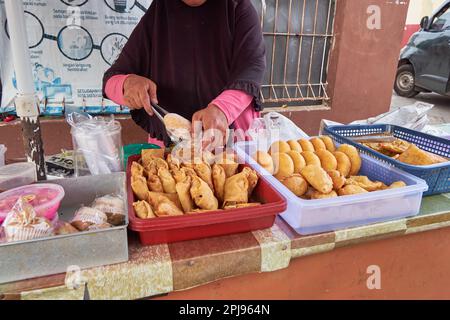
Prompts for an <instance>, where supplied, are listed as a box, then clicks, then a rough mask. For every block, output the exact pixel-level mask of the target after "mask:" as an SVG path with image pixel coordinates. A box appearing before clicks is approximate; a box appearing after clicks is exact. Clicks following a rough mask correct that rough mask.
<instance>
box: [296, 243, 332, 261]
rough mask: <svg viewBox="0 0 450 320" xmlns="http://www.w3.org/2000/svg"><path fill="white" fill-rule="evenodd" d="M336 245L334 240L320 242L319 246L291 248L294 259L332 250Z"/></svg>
mask: <svg viewBox="0 0 450 320" xmlns="http://www.w3.org/2000/svg"><path fill="white" fill-rule="evenodd" d="M335 246H336V244H335V243H334V242H333V243H326V244H320V245H317V246H311V247H303V248H296V249H291V253H292V259H294V258H300V257H305V256H310V255H313V254H318V253H324V252H327V251H331V250H333V249H334V248H335Z"/></svg>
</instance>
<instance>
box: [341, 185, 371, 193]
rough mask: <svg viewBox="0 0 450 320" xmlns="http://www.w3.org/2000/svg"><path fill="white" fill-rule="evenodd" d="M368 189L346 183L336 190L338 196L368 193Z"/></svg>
mask: <svg viewBox="0 0 450 320" xmlns="http://www.w3.org/2000/svg"><path fill="white" fill-rule="evenodd" d="M368 192H369V191H367V190H365V189H363V188H361V187H360V186H357V185H351V184H349V185H346V186H345V187H343V188H342V189H340V190H339V191H338V194H339V195H340V196H351V195H355V194H362V193H368Z"/></svg>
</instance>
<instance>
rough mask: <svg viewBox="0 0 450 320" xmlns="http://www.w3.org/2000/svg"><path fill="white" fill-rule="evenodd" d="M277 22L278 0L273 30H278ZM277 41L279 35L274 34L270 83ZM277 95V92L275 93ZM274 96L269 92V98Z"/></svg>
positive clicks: (271, 81) (271, 75)
mask: <svg viewBox="0 0 450 320" xmlns="http://www.w3.org/2000/svg"><path fill="white" fill-rule="evenodd" d="M277 22H278V0H276V2H275V17H274V23H273V32H274V33H276V32H277ZM276 43H277V37H276V35H275V34H274V36H273V44H272V70H271V71H270V83H273V70H274V67H275V48H276ZM275 95H276V93H275ZM271 97H272V93H271V92H269V98H271Z"/></svg>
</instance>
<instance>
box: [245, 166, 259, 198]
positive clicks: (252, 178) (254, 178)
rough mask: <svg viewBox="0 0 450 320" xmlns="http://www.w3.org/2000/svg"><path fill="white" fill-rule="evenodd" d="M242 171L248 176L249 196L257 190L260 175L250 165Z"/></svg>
mask: <svg viewBox="0 0 450 320" xmlns="http://www.w3.org/2000/svg"><path fill="white" fill-rule="evenodd" d="M242 173H244V174H245V175H246V176H247V180H248V197H249V198H250V196H251V195H252V193H253V190H255V188H256V186H257V185H258V181H259V177H258V174H257V173H256V171H255V170H253V169H250V168H249V167H245V168H244V169H243V170H242Z"/></svg>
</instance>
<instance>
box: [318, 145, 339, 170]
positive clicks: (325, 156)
mask: <svg viewBox="0 0 450 320" xmlns="http://www.w3.org/2000/svg"><path fill="white" fill-rule="evenodd" d="M320 141H322V140H320ZM316 155H317V156H318V157H319V159H320V163H321V165H322V168H323V169H324V170H325V171H332V170H336V169H337V166H338V163H337V160H336V157H335V156H334V155H333V154H332V153H331V152H330V151H328V150H319V151H316Z"/></svg>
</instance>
